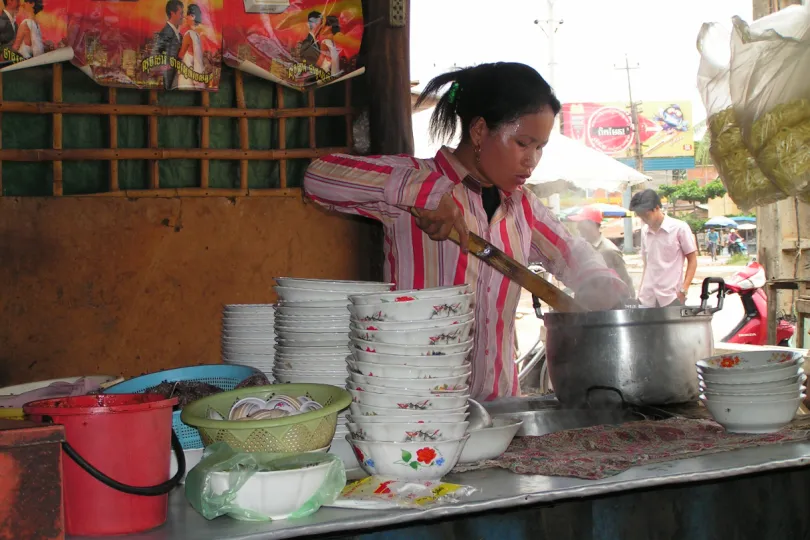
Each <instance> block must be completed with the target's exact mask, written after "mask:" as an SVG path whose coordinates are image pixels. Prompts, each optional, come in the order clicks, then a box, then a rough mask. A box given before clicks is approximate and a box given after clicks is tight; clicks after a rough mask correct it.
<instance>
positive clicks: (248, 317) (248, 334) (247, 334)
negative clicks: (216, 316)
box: [222, 304, 275, 382]
mask: <svg viewBox="0 0 810 540" xmlns="http://www.w3.org/2000/svg"><path fill="white" fill-rule="evenodd" d="M274 307H275V306H273V305H272V304H230V305H226V306H225V308H224V309H223V310H222V361H223V362H225V363H226V364H237V365H243V366H250V367H253V368H256V369H258V370H260V371H261V372H263V373H264V374H265V375H266V376H267V377H268V378H269V379H270V381H271V382H272V380H273V362H274V361H275V349H274V348H273V347H274V345H275V336H274V334H273V325H274V322H275V309H274Z"/></svg>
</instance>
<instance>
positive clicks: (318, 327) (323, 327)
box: [273, 321, 349, 336]
mask: <svg viewBox="0 0 810 540" xmlns="http://www.w3.org/2000/svg"><path fill="white" fill-rule="evenodd" d="M273 331H274V332H275V333H276V334H277V335H278V334H284V333H286V334H289V333H291V332H299V333H302V334H323V333H327V334H336V333H340V334H343V336H346V335H347V334H348V333H349V325H348V324H342V323H339V322H325V321H324V322H319V323H307V324H298V323H295V324H281V323H279V322H276V324H275V326H274V327H273Z"/></svg>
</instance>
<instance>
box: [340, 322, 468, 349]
mask: <svg viewBox="0 0 810 540" xmlns="http://www.w3.org/2000/svg"><path fill="white" fill-rule="evenodd" d="M437 320H439V319H437ZM473 324H475V318H473V319H471V320H469V321H464V322H460V323H455V324H446V325H443V326H433V327H429V328H411V329H405V330H368V329H366V328H360V329H357V328H351V329H350V332H358V331H359V332H374V333H375V334H376V333H381V334H406V333H408V332H435V331H437V330H443V329H445V328H462V327H464V326H472V325H473ZM392 345H396V343H392Z"/></svg>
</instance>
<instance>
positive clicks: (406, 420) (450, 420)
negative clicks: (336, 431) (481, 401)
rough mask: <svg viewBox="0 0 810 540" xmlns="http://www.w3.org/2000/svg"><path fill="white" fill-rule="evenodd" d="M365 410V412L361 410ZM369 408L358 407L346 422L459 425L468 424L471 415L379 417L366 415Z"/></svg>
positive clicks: (460, 413)
mask: <svg viewBox="0 0 810 540" xmlns="http://www.w3.org/2000/svg"><path fill="white" fill-rule="evenodd" d="M361 409H364V410H361ZM368 409H369V408H368V407H365V406H356V407H355V411H354V412H352V413H351V414H347V415H346V421H347V422H348V423H350V424H361V425H363V424H458V423H460V422H466V421H467V417H468V416H469V413H468V412H467V411H462V412H447V411H431V412H427V413H424V414H412V412H404V413H403V414H395V415H392V416H389V415H378V414H364V413H365V412H368Z"/></svg>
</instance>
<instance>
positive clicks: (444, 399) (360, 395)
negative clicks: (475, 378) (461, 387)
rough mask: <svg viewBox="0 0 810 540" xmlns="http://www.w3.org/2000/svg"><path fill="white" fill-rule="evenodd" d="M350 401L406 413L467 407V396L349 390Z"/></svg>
mask: <svg viewBox="0 0 810 540" xmlns="http://www.w3.org/2000/svg"><path fill="white" fill-rule="evenodd" d="M348 392H349V393H350V394H351V395H352V400H353V401H354V402H355V403H358V404H360V405H367V406H369V407H386V408H390V409H399V410H408V411H446V410H454V409H458V408H460V407H466V406H467V399H468V398H469V397H470V396H468V395H462V396H414V395H404V394H377V393H376V392H368V391H362V392H361V391H357V390H349V391H348Z"/></svg>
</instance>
